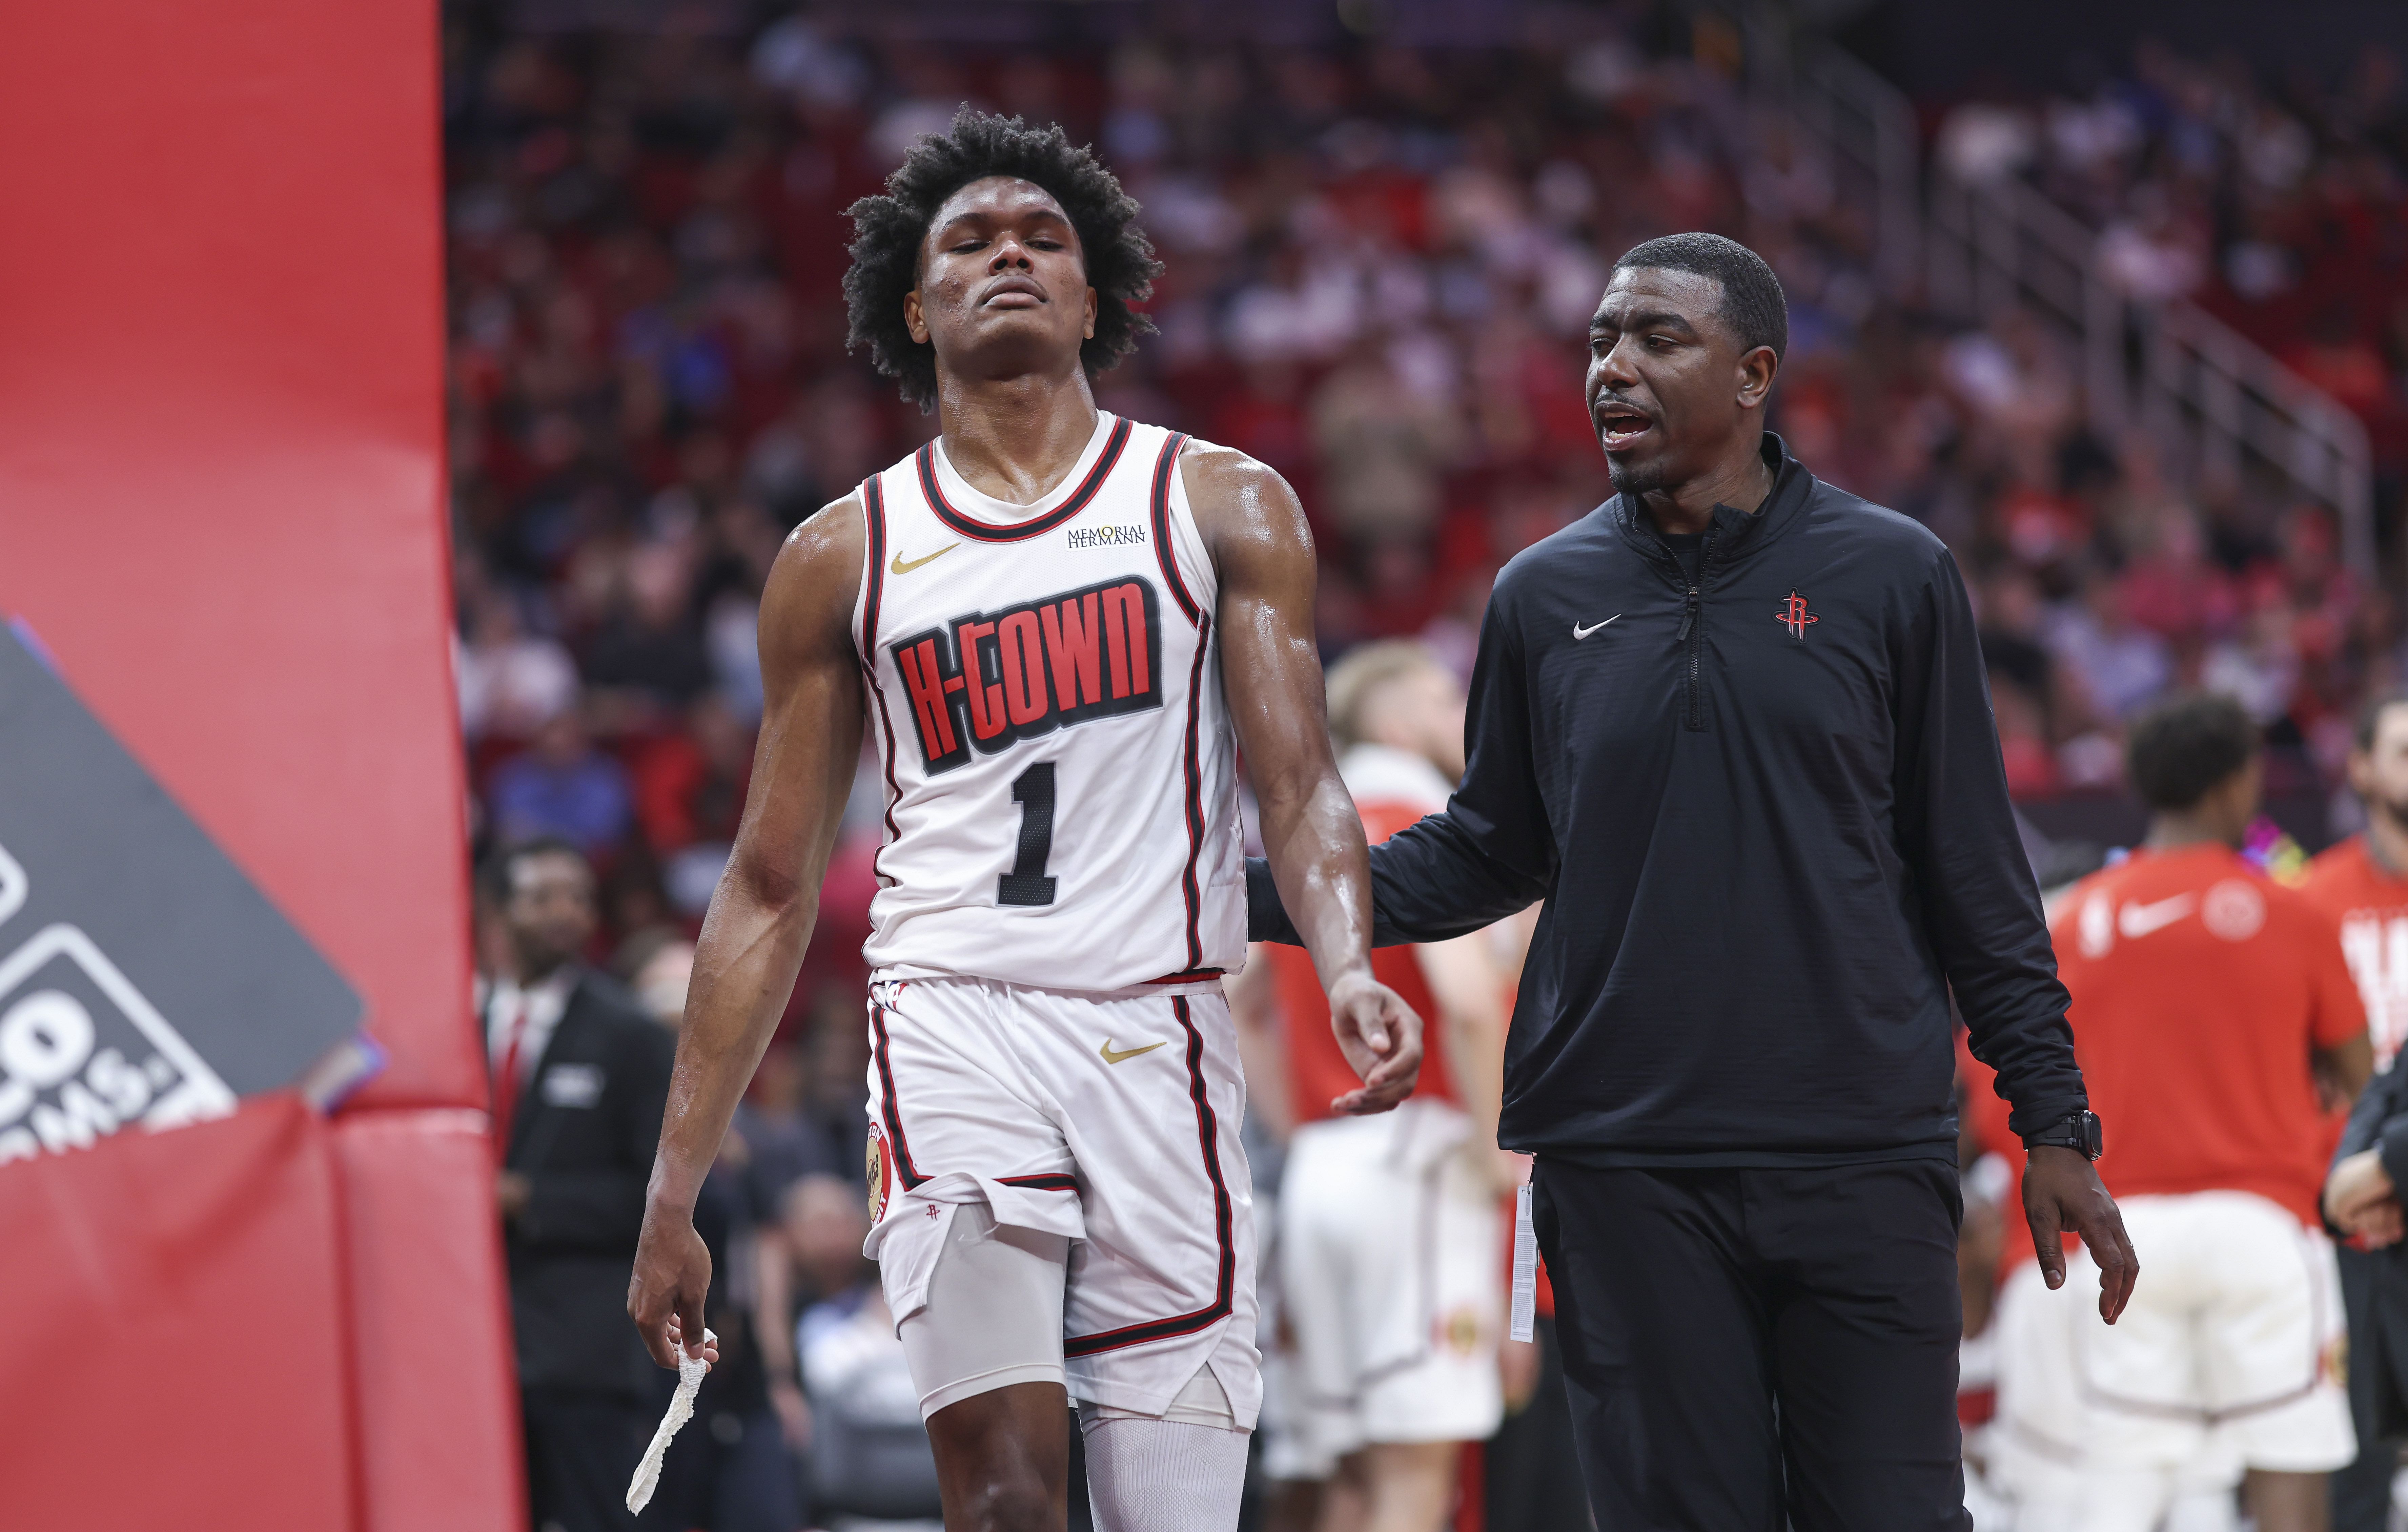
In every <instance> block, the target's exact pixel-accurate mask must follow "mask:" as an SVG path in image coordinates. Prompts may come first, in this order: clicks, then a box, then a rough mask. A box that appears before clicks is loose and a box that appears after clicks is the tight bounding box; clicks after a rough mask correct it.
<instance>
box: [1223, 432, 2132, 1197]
mask: <svg viewBox="0 0 2408 1532" xmlns="http://www.w3.org/2000/svg"><path fill="white" fill-rule="evenodd" d="M1764 453H1765V460H1766V463H1767V464H1768V465H1770V466H1771V467H1772V469H1773V471H1774V484H1773V489H1772V493H1771V494H1770V497H1769V498H1768V499H1767V500H1766V502H1765V504H1764V506H1763V507H1762V508H1761V509H1760V510H1759V511H1758V512H1757V513H1756V514H1754V515H1750V514H1747V513H1745V512H1742V511H1739V510H1736V509H1733V508H1730V507H1728V506H1721V507H1717V508H1715V511H1714V515H1713V524H1712V527H1711V528H1710V529H1709V531H1708V532H1707V533H1706V535H1705V538H1704V541H1703V544H1702V546H1701V549H1700V551H1699V559H1698V561H1697V575H1696V578H1695V580H1692V579H1691V578H1690V576H1689V574H1688V573H1687V572H1686V571H1685V570H1684V568H1683V566H1682V564H1681V561H1680V560H1679V559H1678V558H1677V557H1676V556H1675V555H1674V553H1673V552H1672V551H1671V549H1670V547H1668V546H1667V545H1666V543H1665V542H1664V540H1663V538H1662V537H1659V536H1658V535H1657V533H1656V529H1655V525H1654V523H1653V522H1652V521H1650V520H1649V519H1648V518H1647V517H1646V515H1645V514H1644V512H1643V511H1641V509H1640V508H1638V507H1637V506H1636V505H1635V504H1633V503H1631V502H1630V501H1629V500H1628V499H1627V498H1626V497H1625V496H1621V495H1616V496H1615V497H1613V499H1611V500H1608V501H1607V502H1606V503H1605V504H1604V505H1602V506H1600V507H1598V508H1597V509H1596V510H1594V511H1592V512H1591V513H1590V514H1589V515H1588V516H1586V517H1584V519H1583V520H1581V521H1580V522H1578V523H1575V524H1574V525H1572V526H1570V527H1568V528H1566V529H1565V530H1564V531H1562V532H1560V533H1557V534H1556V535H1555V536H1554V537H1549V538H1547V539H1546V540H1545V541H1543V542H1541V543H1539V544H1537V545H1536V546H1534V547H1532V548H1530V549H1528V550H1527V551H1524V552H1523V553H1522V554H1521V555H1520V556H1518V557H1516V558H1515V559H1514V560H1513V561H1512V563H1511V564H1510V565H1508V566H1506V568H1505V570H1504V571H1503V573H1502V574H1501V575H1499V576H1498V581H1497V589H1496V594H1495V595H1494V596H1493V597H1492V598H1491V600H1490V602H1489V606H1488V613H1487V617H1486V620H1485V622H1484V624H1483V626H1482V630H1481V635H1480V655H1479V660H1478V662H1477V664H1476V666H1475V667H1474V669H1473V672H1472V678H1471V691H1470V698H1469V719H1468V723H1467V728H1466V732H1467V734H1468V736H1469V739H1468V743H1469V769H1468V770H1467V771H1466V773H1465V776H1464V780H1463V784H1462V786H1461V788H1460V789H1459V790H1458V791H1457V792H1456V793H1455V796H1454V798H1453V800H1452V801H1451V802H1450V803H1449V804H1448V806H1447V809H1446V811H1445V812H1444V813H1441V814H1433V815H1431V816H1430V817H1428V818H1426V819H1425V820H1423V821H1422V822H1421V823H1418V824H1416V825H1413V826H1412V828H1410V829H1407V830H1406V831H1404V832H1403V833H1401V834H1399V835H1398V836H1396V837H1394V838H1391V839H1389V840H1388V841H1387V842H1385V843H1384V844H1383V845H1380V846H1375V847H1373V848H1372V849H1371V881H1372V890H1373V898H1374V902H1375V906H1376V909H1377V915H1378V921H1379V928H1380V929H1379V937H1380V939H1381V940H1382V942H1383V944H1384V943H1386V942H1392V941H1430V940H1438V939H1441V938H1447V937H1452V936H1457V935H1460V934H1462V933H1464V932H1466V931H1470V930H1476V929H1478V928H1479V927H1480V926H1483V925H1484V924H1487V923H1490V922H1492V921H1495V920H1498V919H1500V918H1502V917H1503V916H1505V915H1508V914H1510V913H1512V911H1514V910H1516V909H1521V908H1523V907H1525V906H1526V905H1528V904H1529V903H1531V902H1532V901H1534V900H1540V899H1543V900H1544V901H1545V906H1544V909H1543V911H1542V913H1541V917H1540V920H1539V926H1538V932H1537V935H1536V938H1534V940H1533V942H1532V944H1531V948H1530V954H1529V960H1528V963H1527V967H1526V968H1525V970H1524V974H1523V979H1522V986H1521V994H1520V998H1519V1001H1518V1003H1517V1005H1516V1006H1515V1009H1514V1013H1513V1024H1512V1031H1511V1033H1510V1035H1509V1037H1508V1039H1507V1044H1506V1052H1505V1099H1504V1113H1503V1117H1502V1121H1501V1124H1500V1128H1499V1135H1498V1137H1499V1138H1500V1140H1501V1141H1502V1142H1503V1144H1504V1145H1505V1146H1506V1147H1508V1148H1510V1149H1516V1150H1527V1151H1535V1152H1537V1153H1543V1154H1554V1155H1561V1156H1564V1157H1566V1158H1569V1159H1572V1160H1576V1161H1580V1162H1584V1163H1587V1164H1592V1165H1599V1166H1699V1167H1712V1166H1769V1165H1818V1164H1842V1163H1847V1162H1851V1161H1860V1160H1880V1159H1900V1158H1922V1157H1932V1158H1945V1159H1954V1158H1955V1156H1956V1153H1957V1144H1956V1138H1957V1125H1956V1119H1957V1113H1956V1102H1955V1093H1954V1088H1953V1081H1954V1079H1955V1073H1956V1045H1955V1041H1954V1033H1953V1029H1952V1023H1951V1019H1950V1014H1949V1005H1948V1000H1949V992H1950V988H1951V987H1952V986H1953V987H1954V990H1955V993H1956V997H1957V1006H1958V1009H1960V1010H1961V1011H1962V1012H1963V1014H1964V1017H1965V1020H1966V1024H1967V1025H1968V1028H1969V1030H1970V1033H1971V1044H1972V1049H1973V1052H1974V1054H1975V1055H1976V1056H1977V1057H1979V1058H1981V1059H1982V1060H1983V1061H1984V1062H1985V1063H1986V1064H1989V1065H1991V1066H1992V1067H1995V1068H1996V1069H1997V1070H1998V1087H1999V1091H2000V1095H2003V1096H2005V1097H2006V1099H2007V1100H2008V1101H2009V1102H2011V1103H2012V1104H2013V1105H2014V1109H2015V1110H2014V1118H2013V1123H2014V1129H2015V1131H2017V1132H2018V1133H2029V1132H2033V1131H2037V1130H2039V1129H2041V1128H2043V1127H2045V1126H2047V1125H2049V1124H2053V1123H2055V1122H2057V1121H2058V1120H2061V1119H2062V1118H2064V1117H2065V1116H2066V1115H2068V1114H2069V1113H2071V1112H2074V1111H2078V1110H2083V1108H2084V1107H2085V1105H2086V1101H2085V1095H2084V1092H2083V1086H2082V1075H2081V1071H2080V1069H2079V1068H2078V1067H2076V1065H2075V1063H2074V1057H2073V1038H2072V1033H2071V1030H2070V1029H2069V1028H2068V1027H2067V1025H2066V1021H2065V1009H2066V994H2065V990H2064V988H2063V986H2062V985H2060V984H2059V983H2058V982H2057V963H2056V958H2055V955H2054V953H2053V952H2052V950H2051V948H2050V945H2049V938H2048V930H2047V927H2046V925H2045V924H2044V923H2043V921H2042V914H2041V904H2040V894H2039V890H2038V889H2037V888H2036V887H2035V886H2034V884H2033V881H2032V875H2031V871H2030V867H2029V866H2028V863H2027V862H2026V861H2025V858H2024V852H2023V849H2022V846H2021V844H2020V842H2019V841H2018V840H2017V838H2016V835H2015V826H2014V813H2013V810H2012V809H2010V807H2009V805H2008V801H2007V784H2006V772H2005V768H2004V766H2002V764H2001V762H2000V754H1999V741H1998V732H1997V728H1996V725H1995V724H1994V723H1993V722H1992V719H1991V715H1990V700H1989V689H1988V682H1987V678H1986V677H1985V673H1984V669H1983V665H1982V656H1981V649H1980V645H1979V643H1978V641H1977V640H1976V637H1975V634H1974V626H1973V616H1972V611H1971V607H1970V605H1969V603H1968V602H1967V600H1966V595H1965V587H1964V582H1963V580H1962V579H1961V578H1960V577H1959V575H1958V573H1957V566H1956V562H1955V560H1954V559H1952V558H1951V557H1950V556H1949V553H1948V550H1947V548H1946V547H1945V546H1944V545H1943V544H1942V542H1941V541H1940V539H1938V538H1937V537H1933V536H1932V535H1931V534H1930V533H1929V532H1928V531H1927V530H1925V529H1924V528H1923V527H1922V526H1921V525H1919V524H1917V523H1914V522H1913V521H1911V520H1909V519H1908V518H1906V517H1904V516H1900V515H1899V514H1897V513H1896V512H1894V511H1890V510H1885V509H1883V508H1880V507H1878V506H1873V505H1869V504H1867V503H1866V502H1865V501H1863V500H1860V499H1858V498H1856V496H1855V495H1852V494H1846V493H1845V492H1843V491H1842V490H1839V489H1836V488H1834V487H1832V486H1831V485H1828V484H1825V483H1822V482H1819V481H1818V480H1815V478H1814V477H1813V475H1812V474H1810V473H1808V472H1807V471H1806V470H1805V469H1804V468H1803V467H1801V466H1799V464H1798V462H1797V460H1795V459H1794V458H1791V457H1790V456H1789V455H1788V453H1787V451H1785V449H1784V448H1783V446H1782V444H1781V441H1780V438H1778V437H1774V436H1772V435H1770V433H1768V434H1767V435H1766V436H1765V438H1764ZM1249 884H1250V887H1249V895H1250V903H1251V905H1252V914H1253V920H1252V924H1253V925H1254V936H1255V938H1256V939H1262V940H1282V941H1287V942H1290V943H1293V942H1295V941H1296V940H1297V936H1296V932H1295V928H1294V926H1293V925H1292V924H1290V923H1288V921H1287V920H1286V917H1285V915H1284V913H1283V911H1282V910H1281V909H1280V908H1279V905H1278V894H1277V891H1276V889H1275V888H1273V886H1272V885H1271V881H1270V878H1269V871H1268V868H1267V867H1266V866H1264V865H1262V864H1261V863H1260V862H1256V863H1255V864H1254V865H1253V866H1251V868H1250V877H1249Z"/></svg>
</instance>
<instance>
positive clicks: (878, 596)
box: [861, 474, 903, 879]
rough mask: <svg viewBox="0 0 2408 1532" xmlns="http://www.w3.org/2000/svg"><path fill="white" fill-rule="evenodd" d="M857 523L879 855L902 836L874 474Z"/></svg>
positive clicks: (881, 513) (880, 501) (879, 498)
mask: <svg viewBox="0 0 2408 1532" xmlns="http://www.w3.org/2000/svg"><path fill="white" fill-rule="evenodd" d="M861 524H862V536H863V540H864V541H865V542H866V543H867V545H868V550H869V568H868V572H867V573H866V574H865V575H863V576H862V580H863V581H864V585H863V589H862V602H861V673H862V675H863V677H864V678H865V679H866V680H867V681H868V683H869V694H870V698H871V700H873V701H874V702H876V703H877V704H878V732H879V734H880V736H881V737H882V738H883V740H884V742H885V752H884V753H885V757H886V759H885V767H886V840H885V843H884V844H883V845H881V846H880V847H879V848H878V850H879V852H880V853H881V854H883V853H884V852H885V850H886V847H887V846H891V845H893V844H894V843H895V842H896V840H897V839H899V838H901V837H902V833H903V832H902V831H900V830H898V829H896V826H895V805H896V802H897V801H899V800H900V799H901V798H902V796H903V789H902V788H901V787H900V786H898V785H896V780H895V720H894V718H893V716H892V715H891V714H889V713H888V712H887V710H886V688H885V687H884V686H882V685H881V684H880V683H879V680H878V606H879V603H880V601H882V599H883V598H884V597H885V594H886V492H885V489H884V488H883V486H882V485H881V484H880V482H879V476H878V475H876V474H872V475H870V476H869V477H868V478H867V479H865V480H862V481H861ZM878 861H879V858H878V857H877V856H873V857H871V858H870V867H871V870H872V871H877V870H878ZM879 876H880V878H881V879H883V877H884V876H885V875H884V874H883V873H882V872H880V873H879Z"/></svg>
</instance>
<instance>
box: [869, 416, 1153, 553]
mask: <svg viewBox="0 0 2408 1532" xmlns="http://www.w3.org/2000/svg"><path fill="white" fill-rule="evenodd" d="M1130 429H1131V427H1130V425H1129V422H1127V421H1126V420H1115V421H1113V422H1112V434H1111V437H1110V438H1109V439H1108V440H1106V441H1105V443H1104V451H1103V455H1102V456H1100V457H1098V458H1097V459H1096V465H1095V466H1094V467H1092V468H1090V469H1088V470H1087V477H1086V478H1084V479H1082V480H1080V481H1079V487H1078V488H1077V489H1075V490H1073V491H1071V492H1070V498H1068V500H1065V501H1063V502H1062V503H1061V504H1060V505H1058V506H1056V507H1054V508H1053V509H1052V510H1049V511H1047V512H1046V513H1045V514H1044V515H1042V516H1039V517H1038V518H1036V519H1035V520H1033V521H1027V522H1020V523H1014V524H1012V525H1009V526H999V525H996V523H992V522H982V521H980V520H978V519H977V518H976V517H974V516H971V515H968V513H966V512H964V511H961V510H958V509H956V508H954V507H953V503H952V502H950V501H948V500H947V499H946V498H945V492H944V490H943V488H942V487H940V486H939V484H938V482H937V444H936V443H935V442H933V441H932V442H930V443H928V444H927V445H926V446H925V447H923V448H921V449H920V451H918V452H917V453H916V454H914V457H915V460H916V461H917V463H918V465H919V468H920V493H921V494H925V495H926V496H927V497H928V508H929V509H930V510H933V511H935V512H936V513H937V519H938V520H939V521H940V522H942V523H945V524H946V525H947V526H949V527H952V528H953V530H954V531H956V532H958V533H960V534H961V535H962V536H963V537H975V538H977V539H978V540H979V541H980V542H1025V541H1026V540H1027V539H1028V538H1030V537H1039V536H1040V535H1042V534H1044V533H1047V532H1051V531H1053V530H1054V528H1055V527H1057V526H1060V525H1061V524H1062V523H1065V522H1067V521H1068V520H1069V519H1070V518H1071V517H1073V516H1076V515H1077V514H1079V512H1081V511H1082V510H1084V509H1085V508H1087V502H1088V501H1090V500H1092V499H1094V498H1095V497H1096V492H1097V490H1100V489H1102V488H1103V487H1104V480H1107V479H1110V478H1111V474H1112V465H1114V464H1116V463H1118V462H1119V461H1120V460H1121V450H1122V449H1123V448H1125V447H1126V446H1127V445H1128V439H1129V432H1130Z"/></svg>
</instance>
